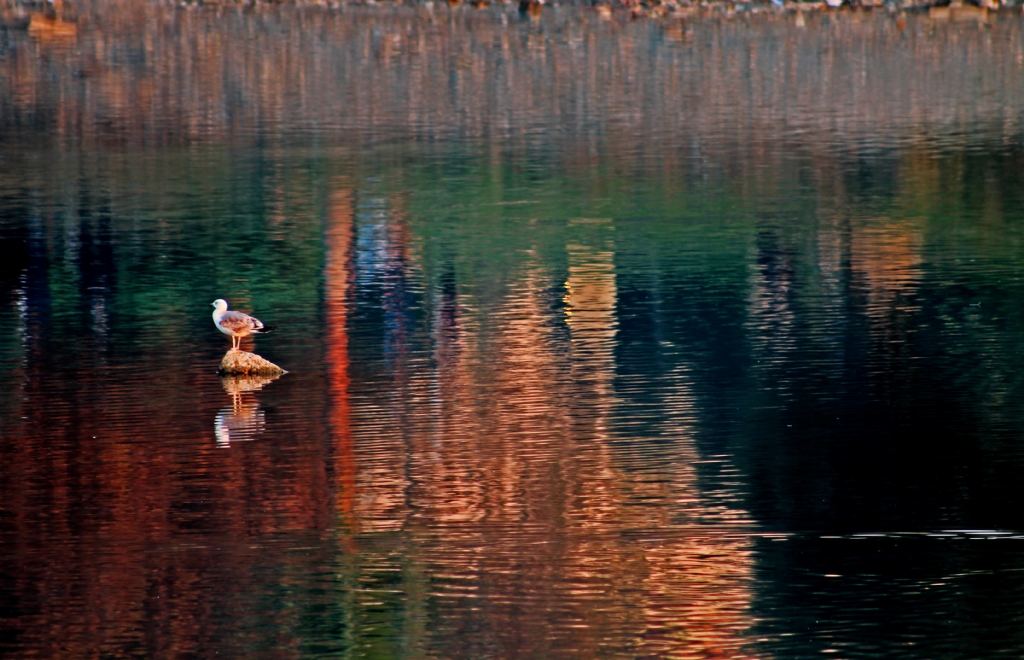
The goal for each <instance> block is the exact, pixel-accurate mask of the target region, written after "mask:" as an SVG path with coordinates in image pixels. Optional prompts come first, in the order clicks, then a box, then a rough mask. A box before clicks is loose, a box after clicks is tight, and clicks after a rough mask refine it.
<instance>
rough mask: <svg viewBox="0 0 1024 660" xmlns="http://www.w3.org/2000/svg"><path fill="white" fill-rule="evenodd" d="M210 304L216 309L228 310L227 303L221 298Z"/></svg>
mask: <svg viewBox="0 0 1024 660" xmlns="http://www.w3.org/2000/svg"><path fill="white" fill-rule="evenodd" d="M210 304H211V305H213V306H214V307H216V308H217V309H227V308H228V301H226V300H224V299H222V298H217V299H216V300H214V301H213V302H212V303H210Z"/></svg>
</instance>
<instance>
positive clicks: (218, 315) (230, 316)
mask: <svg viewBox="0 0 1024 660" xmlns="http://www.w3.org/2000/svg"><path fill="white" fill-rule="evenodd" d="M210 304H211V305H213V306H214V308H215V309H214V311H213V324H214V325H215V326H217V329H218V330H220V331H221V332H223V333H224V334H226V335H231V349H232V350H234V349H236V348H238V347H239V346H241V344H242V337H248V336H249V335H251V334H253V333H259V332H270V331H271V330H273V328H272V327H269V326H268V327H264V326H263V322H262V321H260V320H259V319H257V318H254V317H252V316H249V315H248V314H243V313H242V312H229V311H228V301H226V300H222V299H220V298H218V299H217V300H214V301H213V302H212V303H210Z"/></svg>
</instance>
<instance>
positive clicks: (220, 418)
mask: <svg viewBox="0 0 1024 660" xmlns="http://www.w3.org/2000/svg"><path fill="white" fill-rule="evenodd" d="M232 404H233V405H231V406H229V407H227V408H224V409H222V410H221V411H220V412H219V413H217V416H216V417H215V418H214V420H213V431H214V433H215V434H216V435H217V446H218V447H230V446H231V441H232V440H234V441H235V442H239V441H242V440H255V439H256V437H257V436H259V435H260V434H261V433H263V430H264V428H265V427H266V425H267V422H266V415H265V414H264V412H263V410H262V409H261V408H260V404H258V403H256V402H255V401H254V402H252V403H243V402H242V401H241V398H239V399H238V400H236V401H233V402H232Z"/></svg>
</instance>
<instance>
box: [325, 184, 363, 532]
mask: <svg viewBox="0 0 1024 660" xmlns="http://www.w3.org/2000/svg"><path fill="white" fill-rule="evenodd" d="M353 215H354V208H353V201H352V190H351V189H350V188H349V187H347V186H346V182H345V181H344V180H341V181H338V182H337V187H336V188H335V190H334V192H333V193H332V194H331V199H330V206H329V209H328V217H327V227H326V229H325V231H324V242H325V244H326V248H327V264H326V266H325V267H324V316H325V320H326V325H327V330H326V332H325V336H324V341H325V343H326V353H327V379H328V390H329V393H328V394H329V397H330V401H331V408H330V410H331V412H330V428H331V437H332V439H333V443H332V444H333V452H332V456H333V460H334V478H335V482H336V488H337V492H336V495H335V501H336V504H335V507H336V511H337V513H338V515H340V516H342V517H343V519H344V520H345V521H346V522H347V523H348V524H354V522H355V520H354V518H353V517H352V512H353V508H354V498H355V475H356V465H355V454H354V450H353V446H352V433H351V420H350V415H349V375H348V359H349V358H348V304H349V301H348V292H349V285H350V281H351V276H352V273H351V267H350V265H349V261H350V259H351V246H352V218H353Z"/></svg>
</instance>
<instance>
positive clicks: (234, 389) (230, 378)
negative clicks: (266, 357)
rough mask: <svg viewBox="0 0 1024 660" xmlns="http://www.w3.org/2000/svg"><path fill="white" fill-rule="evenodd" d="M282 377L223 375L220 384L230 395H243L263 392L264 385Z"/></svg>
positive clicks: (271, 375)
mask: <svg viewBox="0 0 1024 660" xmlns="http://www.w3.org/2000/svg"><path fill="white" fill-rule="evenodd" d="M280 377H281V376H280V374H268V375H263V376H246V375H223V376H221V377H220V384H221V387H223V388H224V391H225V392H227V393H228V394H241V393H242V392H256V391H257V390H261V389H263V386H264V385H268V384H270V383H273V382H274V381H275V380H277V379H278V378H280Z"/></svg>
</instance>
